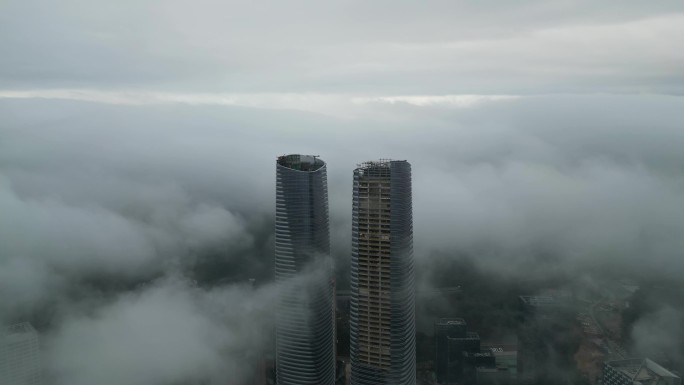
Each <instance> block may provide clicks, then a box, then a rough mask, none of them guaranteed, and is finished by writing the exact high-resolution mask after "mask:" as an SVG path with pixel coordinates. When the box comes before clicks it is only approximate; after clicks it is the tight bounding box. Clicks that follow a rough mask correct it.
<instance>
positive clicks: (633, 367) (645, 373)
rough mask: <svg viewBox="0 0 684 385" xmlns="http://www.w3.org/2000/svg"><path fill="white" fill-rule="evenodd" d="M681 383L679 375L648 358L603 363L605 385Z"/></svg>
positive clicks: (672, 384)
mask: <svg viewBox="0 0 684 385" xmlns="http://www.w3.org/2000/svg"><path fill="white" fill-rule="evenodd" d="M681 383H682V380H681V378H679V376H677V375H675V374H674V373H672V372H670V371H669V370H667V369H665V368H663V367H662V366H660V365H658V364H656V363H655V362H653V361H651V360H649V359H648V358H645V359H640V358H632V359H626V360H617V361H606V362H604V363H603V384H604V385H681Z"/></svg>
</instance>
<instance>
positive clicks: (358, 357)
mask: <svg viewBox="0 0 684 385" xmlns="http://www.w3.org/2000/svg"><path fill="white" fill-rule="evenodd" d="M353 201H354V203H353V217H352V262H351V311H350V313H351V320H350V326H351V327H350V329H351V333H350V334H351V363H352V373H351V383H352V385H378V384H387V385H406V384H411V385H414V384H415V383H416V337H415V332H416V328H415V284H414V271H413V213H412V203H411V165H410V164H409V163H408V162H406V161H390V160H380V161H375V162H366V163H362V164H360V165H359V166H358V168H357V169H356V170H354V196H353Z"/></svg>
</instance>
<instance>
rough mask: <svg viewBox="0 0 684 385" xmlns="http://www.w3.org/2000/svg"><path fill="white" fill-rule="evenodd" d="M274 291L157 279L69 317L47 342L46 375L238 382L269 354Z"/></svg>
mask: <svg viewBox="0 0 684 385" xmlns="http://www.w3.org/2000/svg"><path fill="white" fill-rule="evenodd" d="M275 291H276V288H275V287H272V286H266V287H263V288H261V289H258V290H254V289H251V288H249V287H231V288H217V289H214V290H211V291H206V290H202V289H199V288H197V287H195V286H194V285H193V284H191V283H189V282H187V281H186V280H182V279H179V278H173V277H171V278H167V279H164V280H160V281H157V282H154V283H152V284H150V285H149V286H145V287H143V288H141V289H140V290H139V291H138V292H136V293H134V294H122V295H121V296H120V297H118V298H116V299H115V300H114V301H113V302H111V303H107V304H103V305H100V306H99V307H96V308H94V309H93V308H90V309H87V310H85V311H84V312H83V313H79V312H74V314H72V315H70V316H69V317H67V318H65V319H64V320H63V322H62V324H61V326H59V327H58V328H57V329H56V330H54V332H53V333H51V334H50V335H48V336H47V338H46V341H45V345H46V347H47V350H46V351H45V361H46V368H47V370H48V372H47V373H48V374H49V376H50V379H51V383H55V384H73V385H81V384H82V385H86V384H94V383H97V384H103V385H108V384H130V385H137V384H140V385H146V384H170V383H179V382H180V383H199V382H202V383H204V381H216V382H213V383H225V381H226V380H228V381H229V383H232V382H233V381H234V382H235V383H239V382H240V381H241V380H242V379H244V378H246V377H249V376H251V375H253V374H254V372H255V370H256V369H255V367H254V366H252V365H254V364H255V362H256V360H263V359H265V356H264V353H265V352H266V351H267V348H268V346H269V345H268V344H269V343H270V342H271V330H272V315H271V309H272V306H273V304H274V302H273V298H274V294H275Z"/></svg>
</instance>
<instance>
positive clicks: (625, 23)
mask: <svg viewBox="0 0 684 385" xmlns="http://www.w3.org/2000/svg"><path fill="white" fill-rule="evenodd" d="M683 11H684V6H682V4H681V2H679V1H676V0H672V1H666V0H663V1H657V2H648V3H644V2H643V1H637V0H634V1H631V0H630V1H624V0H623V1H604V2H601V3H596V2H592V1H585V0H577V1H572V2H548V1H539V0H530V1H524V2H515V3H510V2H505V1H487V2H478V3H473V2H467V1H429V2H424V3H421V4H416V3H413V2H387V1H379V2H373V3H368V2H359V1H352V2H326V3H320V2H315V1H295V2H288V3H281V2H277V1H267V2H260V3H259V4H251V3H246V2H240V1H228V2H226V1H214V0H203V1H199V2H193V3H189V2H185V1H175V0H174V1H167V2H164V3H163V4H155V5H151V4H145V3H140V2H135V1H119V2H116V3H111V2H101V1H96V2H88V3H87V4H83V3H82V2H75V1H60V2H45V1H9V2H7V1H6V2H4V3H3V5H2V12H0V47H2V48H3V52H4V55H3V56H4V57H5V60H3V61H2V63H0V87H1V88H37V87H39V88H45V87H81V88H99V87H106V88H121V87H123V88H131V87H132V88H135V89H140V88H144V89H175V90H178V89H183V90H185V91H188V90H196V91H197V90H204V91H229V92H303V91H307V92H322V91H327V92H357V93H358V92H360V93H371V94H373V93H390V94H396V93H399V94H404V93H423V94H424V93H428V94H434V93H438V94H442V93H515V94H518V93H523V94H529V93H549V92H554V93H555V92H596V91H610V92H659V93H677V94H681V92H682V74H681V71H680V68H682V64H683V63H682V61H683V60H684V57H682V54H681V50H679V49H678V48H679V46H678V41H677V39H676V38H675V36H680V35H681V34H682V25H683V23H682V17H684V16H682V12H683Z"/></svg>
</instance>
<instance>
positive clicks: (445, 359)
mask: <svg viewBox="0 0 684 385" xmlns="http://www.w3.org/2000/svg"><path fill="white" fill-rule="evenodd" d="M434 326H435V334H434V339H435V375H436V377H437V382H438V383H440V384H455V383H474V382H475V381H477V371H476V369H477V368H478V367H487V368H493V367H494V366H495V358H494V355H493V354H492V353H491V351H488V350H487V351H483V350H482V349H481V348H480V336H479V335H478V334H477V333H475V332H470V331H468V327H467V325H466V322H465V320H463V318H443V319H440V320H438V321H437V322H435V325H434Z"/></svg>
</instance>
